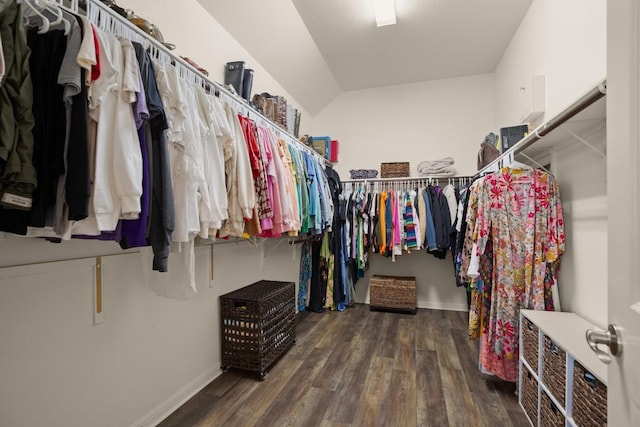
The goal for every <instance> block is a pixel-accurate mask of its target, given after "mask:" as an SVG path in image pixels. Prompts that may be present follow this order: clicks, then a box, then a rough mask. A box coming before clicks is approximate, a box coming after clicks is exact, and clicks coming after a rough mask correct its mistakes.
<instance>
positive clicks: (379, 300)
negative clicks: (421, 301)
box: [369, 276, 417, 313]
mask: <svg viewBox="0 0 640 427" xmlns="http://www.w3.org/2000/svg"><path fill="white" fill-rule="evenodd" d="M369 284H370V287H369V289H370V298H369V306H370V307H371V309H374V310H375V309H378V310H397V311H409V312H412V313H415V312H416V306H417V302H416V278H415V277H403V276H373V277H371V280H370V281H369Z"/></svg>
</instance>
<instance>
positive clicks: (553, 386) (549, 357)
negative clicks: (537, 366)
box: [542, 335, 567, 407]
mask: <svg viewBox="0 0 640 427" xmlns="http://www.w3.org/2000/svg"><path fill="white" fill-rule="evenodd" d="M566 375H567V354H566V353H565V352H564V350H563V349H561V348H560V347H559V346H558V345H557V344H556V343H554V342H553V340H552V339H551V338H549V337H548V336H546V335H545V336H544V350H543V351H542V383H543V384H545V385H546V386H547V388H548V389H549V391H550V392H551V394H553V397H555V398H556V400H557V401H558V402H559V403H560V404H561V405H562V406H563V407H564V406H565V399H564V397H565V396H564V394H565V389H566V386H565V383H566Z"/></svg>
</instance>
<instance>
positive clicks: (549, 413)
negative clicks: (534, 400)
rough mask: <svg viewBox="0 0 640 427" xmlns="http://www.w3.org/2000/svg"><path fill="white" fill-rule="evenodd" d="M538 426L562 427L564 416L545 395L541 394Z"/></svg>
mask: <svg viewBox="0 0 640 427" xmlns="http://www.w3.org/2000/svg"><path fill="white" fill-rule="evenodd" d="M540 425H542V426H544V427H564V425H565V421H564V415H562V412H561V411H560V409H558V408H557V407H556V405H555V403H553V401H552V400H551V398H550V397H549V396H548V395H547V393H546V392H544V391H543V392H542V396H541V400H540Z"/></svg>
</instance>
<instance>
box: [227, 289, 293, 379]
mask: <svg viewBox="0 0 640 427" xmlns="http://www.w3.org/2000/svg"><path fill="white" fill-rule="evenodd" d="M220 305H221V310H220V312H221V317H222V321H221V327H222V369H223V370H226V369H228V368H239V369H244V370H247V371H251V372H257V373H259V374H260V378H261V379H264V376H265V374H266V372H267V370H268V369H269V368H270V367H271V365H272V364H273V363H274V362H275V361H276V360H277V359H278V358H279V357H280V356H282V355H283V354H284V353H285V352H286V351H287V350H288V349H289V348H290V347H291V346H292V345H293V344H294V343H295V339H296V331H295V313H296V311H295V284H294V283H292V282H275V281H266V280H262V281H259V282H256V283H253V284H251V285H249V286H245V287H244V288H241V289H238V290H236V291H234V292H230V293H228V294H225V295H222V296H220Z"/></svg>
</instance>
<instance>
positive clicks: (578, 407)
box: [573, 361, 607, 427]
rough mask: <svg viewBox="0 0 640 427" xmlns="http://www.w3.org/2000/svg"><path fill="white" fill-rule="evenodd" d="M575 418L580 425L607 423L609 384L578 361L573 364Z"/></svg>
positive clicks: (584, 426)
mask: <svg viewBox="0 0 640 427" xmlns="http://www.w3.org/2000/svg"><path fill="white" fill-rule="evenodd" d="M573 420H574V421H575V424H576V425H577V426H580V427H587V426H589V427H591V426H606V425H607V386H606V385H605V384H603V383H602V382H601V381H600V380H598V379H597V378H596V377H595V376H594V375H593V374H592V373H591V372H589V371H587V370H586V369H585V368H584V367H583V366H582V365H581V364H580V363H578V362H577V361H575V362H574V365H573Z"/></svg>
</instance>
